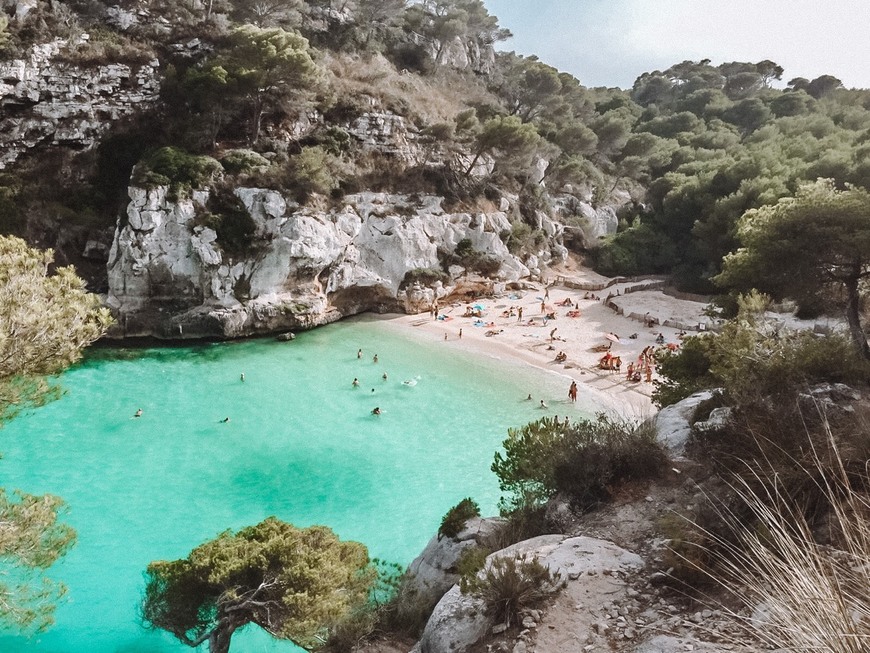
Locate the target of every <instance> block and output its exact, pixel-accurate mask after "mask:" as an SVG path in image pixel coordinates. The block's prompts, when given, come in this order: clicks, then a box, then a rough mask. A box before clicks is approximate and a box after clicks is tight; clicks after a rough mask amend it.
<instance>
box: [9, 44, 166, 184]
mask: <svg viewBox="0 0 870 653" xmlns="http://www.w3.org/2000/svg"><path fill="white" fill-rule="evenodd" d="M66 46H67V42H66V41H64V40H61V39H57V40H54V41H51V42H49V43H43V44H39V45H34V46H32V47H31V48H30V49H29V50H28V51H27V52H26V53H25V54H24V55H23V56H22V57H21V58H20V59H12V60H9V61H2V62H0V169H3V168H4V167H5V166H7V165H9V164H11V163H12V162H14V161H15V160H16V159H17V158H18V157H19V156H20V155H21V154H23V153H24V152H26V151H27V150H29V149H31V148H34V147H36V146H37V145H41V144H42V145H44V144H46V143H48V144H51V145H62V146H67V147H73V148H76V149H88V148H91V147H93V146H95V145H96V144H97V142H98V139H99V137H100V136H101V135H102V134H103V133H105V132H106V131H107V130H108V129H109V128H110V127H111V126H112V124H113V123H114V122H115V121H117V120H119V119H121V118H123V117H125V116H130V115H133V114H136V113H140V112H142V110H143V109H145V108H147V107H148V106H149V105H150V104H152V103H154V102H156V101H157V98H158V95H159V93H160V82H159V78H158V62H157V61H152V62H150V63H148V64H143V65H139V66H130V65H128V64H123V63H110V64H106V65H99V66H91V67H82V66H78V65H75V64H71V63H67V62H64V61H62V60H60V59H59V58H58V55H59V53H60V52H61V51H62V50H63V49H64V48H65V47H66Z"/></svg>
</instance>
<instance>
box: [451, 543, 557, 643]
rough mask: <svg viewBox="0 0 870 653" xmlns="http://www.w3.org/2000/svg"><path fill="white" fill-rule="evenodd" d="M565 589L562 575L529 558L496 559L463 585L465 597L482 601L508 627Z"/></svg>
mask: <svg viewBox="0 0 870 653" xmlns="http://www.w3.org/2000/svg"><path fill="white" fill-rule="evenodd" d="M563 587H564V583H563V582H562V581H561V577H560V575H559V574H558V573H553V572H551V571H550V570H549V569H548V568H547V567H545V566H544V565H542V564H541V563H540V562H539V561H538V560H537V559H536V558H528V557H527V556H526V555H521V556H516V557H514V556H501V557H496V558H495V559H493V561H492V562H491V563H490V564H489V566H488V567H487V568H486V569H485V570H484V571H483V572H481V573H480V574H478V575H476V576H473V577H471V578H463V579H462V580H461V581H460V589H461V590H462V593H463V594H470V595H471V596H474V597H477V598H479V599H482V600H483V602H484V605H485V606H486V610H487V612H488V613H489V614H490V615H491V616H493V617H494V618H495V620H496V621H497V622H498V623H503V624H506V625H507V626H510V625H511V624H513V623H516V622H517V621H518V620H519V613H520V612H521V611H522V610H524V609H527V608H531V607H534V606H535V605H538V604H539V603H541V602H542V601H543V600H544V599H546V598H548V597H549V596H551V595H552V594H554V593H555V592H556V591H558V590H559V589H562V588H563Z"/></svg>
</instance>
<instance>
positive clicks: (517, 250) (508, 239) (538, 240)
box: [499, 221, 547, 254]
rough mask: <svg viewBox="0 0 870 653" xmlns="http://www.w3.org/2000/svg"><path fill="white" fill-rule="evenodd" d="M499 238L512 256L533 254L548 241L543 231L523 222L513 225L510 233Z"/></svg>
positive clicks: (505, 232)
mask: <svg viewBox="0 0 870 653" xmlns="http://www.w3.org/2000/svg"><path fill="white" fill-rule="evenodd" d="M499 236H500V237H501V239H502V242H503V243H504V244H505V245H506V246H507V248H508V251H509V252H510V253H511V254H522V253H533V252H534V251H535V250H537V249H538V248H540V247H541V246H542V245H543V244H544V243H545V242H546V241H547V237H546V236H545V235H544V232H543V231H541V230H540V229H532V227H531V226H530V225H528V224H526V223H525V222H521V221H520V222H514V223H512V224H511V228H510V231H504V232H502V233H501V234H499Z"/></svg>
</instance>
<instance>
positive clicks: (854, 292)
mask: <svg viewBox="0 0 870 653" xmlns="http://www.w3.org/2000/svg"><path fill="white" fill-rule="evenodd" d="M844 283H845V285H846V294H847V302H846V320H847V321H848V323H849V333H850V334H851V336H852V341H853V342H854V343H855V346H856V347H857V348H858V351H860V352H861V355H862V356H863V357H864V360H870V346H868V344H867V336H865V335H864V329H863V328H861V296H860V295H859V294H858V277H857V276H854V277H849V278H848V279H846V281H845V282H844Z"/></svg>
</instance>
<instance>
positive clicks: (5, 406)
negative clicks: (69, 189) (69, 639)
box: [0, 236, 111, 631]
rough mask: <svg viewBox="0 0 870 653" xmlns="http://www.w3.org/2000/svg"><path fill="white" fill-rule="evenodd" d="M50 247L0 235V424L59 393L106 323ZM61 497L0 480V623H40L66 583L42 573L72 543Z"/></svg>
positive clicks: (28, 626) (104, 313)
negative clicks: (60, 378)
mask: <svg viewBox="0 0 870 653" xmlns="http://www.w3.org/2000/svg"><path fill="white" fill-rule="evenodd" d="M52 262H53V254H52V252H51V251H39V250H35V249H32V248H30V247H28V246H27V244H26V243H25V242H24V241H23V240H21V239H20V238H15V237H8V236H0V426H2V424H3V423H4V422H6V421H8V420H9V419H11V418H12V417H13V416H14V415H16V414H18V413H19V412H20V411H22V410H24V409H27V408H30V407H34V406H39V405H41V404H44V403H45V402H47V401H50V400H51V399H52V398H55V397H56V396H57V395H58V392H59V390H58V387H57V385H56V383H55V377H56V375H57V374H59V373H60V372H61V371H62V370H64V369H65V368H66V367H68V366H69V365H71V364H72V363H74V362H75V361H77V360H78V359H79V358H80V357H81V355H82V350H83V349H84V348H85V347H86V346H88V345H89V344H90V343H92V342H94V341H95V340H96V339H97V338H99V337H100V336H101V335H102V334H103V333H104V332H105V330H106V328H107V327H108V326H109V324H110V323H111V318H110V316H109V312H108V310H106V309H105V308H101V307H100V302H99V299H98V298H97V297H96V296H95V295H92V294H91V293H88V292H87V291H86V290H85V283H84V281H83V280H82V279H80V278H79V277H78V276H76V273H75V270H73V269H72V268H69V267H63V268H57V269H55V270H51V266H52ZM64 508H65V506H64V503H63V500H62V499H60V498H59V497H56V496H53V495H50V494H46V495H41V496H36V495H32V494H26V493H23V492H19V491H17V490H11V489H7V488H2V487H0V624H2V625H4V626H10V625H11V626H15V627H18V628H21V629H23V630H36V631H38V630H42V629H45V628H47V627H48V626H49V625H51V623H52V616H53V613H54V607H55V601H56V599H57V598H59V597H60V596H61V595H62V594H63V592H64V588H63V586H62V585H60V584H57V583H54V582H52V581H51V579H50V578H49V577H47V576H45V574H44V572H45V571H46V570H47V569H48V568H49V567H51V565H53V564H54V563H55V562H56V561H57V560H58V559H59V558H61V557H62V556H63V555H64V554H65V553H66V552H67V551H68V550H69V549H70V547H71V546H72V545H73V543H74V542H75V537H76V535H75V531H74V530H73V529H72V528H71V527H70V526H68V525H67V524H64V523H63V522H62V521H60V517H61V516H62V514H63V512H64Z"/></svg>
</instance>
